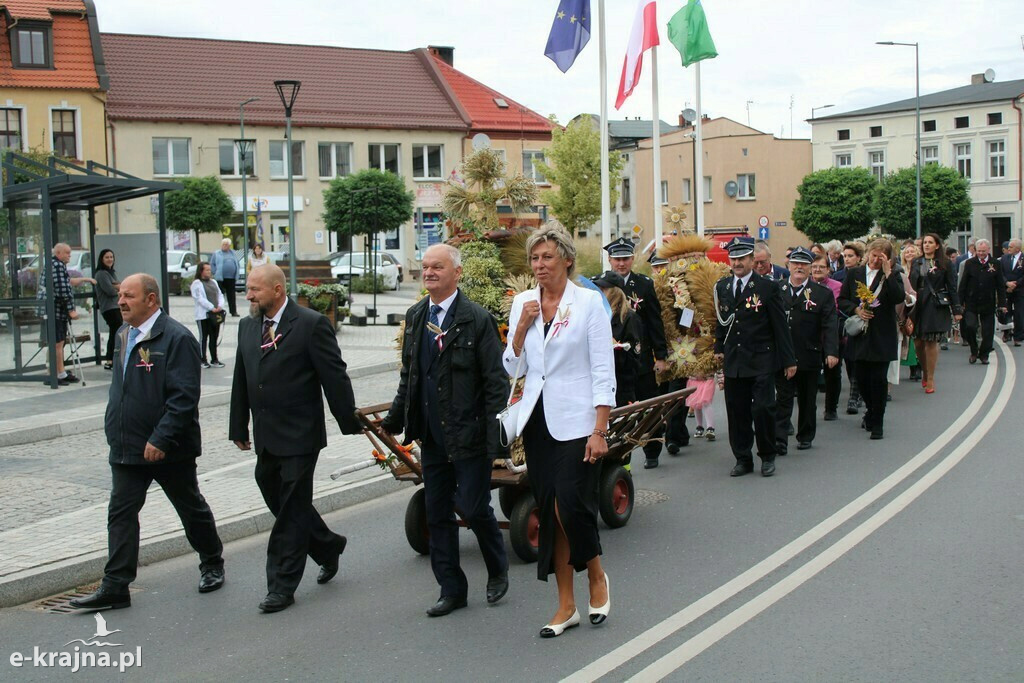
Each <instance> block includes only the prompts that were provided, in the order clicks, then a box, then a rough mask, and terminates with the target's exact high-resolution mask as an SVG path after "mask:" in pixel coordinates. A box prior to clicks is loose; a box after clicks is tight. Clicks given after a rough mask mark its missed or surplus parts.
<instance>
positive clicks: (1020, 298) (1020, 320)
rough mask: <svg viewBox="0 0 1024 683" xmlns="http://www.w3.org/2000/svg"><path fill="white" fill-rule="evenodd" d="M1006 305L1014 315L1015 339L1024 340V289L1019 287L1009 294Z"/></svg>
mask: <svg viewBox="0 0 1024 683" xmlns="http://www.w3.org/2000/svg"><path fill="white" fill-rule="evenodd" d="M1006 305H1007V307H1008V309H1009V311H1010V313H1011V315H1012V316H1013V340H1014V341H1017V342H1024V291H1021V290H1020V289H1019V288H1018V289H1017V290H1015V291H1014V292H1013V293H1012V294H1007V295H1006Z"/></svg>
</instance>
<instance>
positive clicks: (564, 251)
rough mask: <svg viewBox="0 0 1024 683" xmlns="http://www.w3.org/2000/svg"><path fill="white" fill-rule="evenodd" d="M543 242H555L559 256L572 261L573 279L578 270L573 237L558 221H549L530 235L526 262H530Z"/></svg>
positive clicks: (570, 268) (570, 274) (571, 273)
mask: <svg viewBox="0 0 1024 683" xmlns="http://www.w3.org/2000/svg"><path fill="white" fill-rule="evenodd" d="M541 242H554V243H555V249H557V250H558V255H559V256H561V257H562V258H563V259H566V260H568V261H570V262H571V263H569V269H568V272H569V277H572V275H573V272H575V270H576V245H575V244H573V243H572V235H570V234H569V231H568V230H566V229H565V227H564V226H563V225H562V224H561V223H559V222H558V221H554V220H552V221H548V222H547V223H545V224H544V225H542V226H541V227H539V228H537V229H536V230H534V231H533V232H532V233H530V236H529V237H527V238H526V262H527V263H529V262H530V255H531V254H533V250H534V249H535V248H536V247H537V245H538V244H540V243H541Z"/></svg>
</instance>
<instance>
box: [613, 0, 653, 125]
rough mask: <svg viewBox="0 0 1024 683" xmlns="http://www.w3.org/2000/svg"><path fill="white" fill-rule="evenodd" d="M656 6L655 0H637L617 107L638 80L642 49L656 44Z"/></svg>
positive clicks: (616, 99) (642, 61) (616, 102)
mask: <svg viewBox="0 0 1024 683" xmlns="http://www.w3.org/2000/svg"><path fill="white" fill-rule="evenodd" d="M660 42H661V41H660V40H659V38H658V6H657V3H656V2H655V0H638V2H637V5H636V17H634V19H633V32H632V33H630V35H629V46H628V47H626V59H625V60H623V62H622V77H621V78H620V79H619V94H618V96H616V98H615V108H616V109H618V108H619V107H621V106H622V103H623V102H625V101H626V98H627V97H629V96H630V95H631V94H632V93H633V88H635V87H636V84H637V82H638V81H639V80H640V72H641V70H642V69H643V64H644V51H646V50H649V49H650V48H652V47H654V46H655V45H658V44H659V43H660Z"/></svg>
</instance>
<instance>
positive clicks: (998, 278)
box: [957, 239, 1006, 365]
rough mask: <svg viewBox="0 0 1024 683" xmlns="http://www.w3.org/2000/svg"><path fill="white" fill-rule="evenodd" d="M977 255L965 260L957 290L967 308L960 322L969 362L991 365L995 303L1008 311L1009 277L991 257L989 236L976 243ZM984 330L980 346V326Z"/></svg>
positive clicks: (994, 327) (994, 329)
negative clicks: (1006, 276)
mask: <svg viewBox="0 0 1024 683" xmlns="http://www.w3.org/2000/svg"><path fill="white" fill-rule="evenodd" d="M974 250H975V252H976V255H975V256H974V258H971V259H968V260H966V261H964V267H963V272H962V273H961V274H960V284H959V285H958V287H957V293H958V294H959V295H960V302H961V304H962V305H963V307H964V317H963V321H962V322H961V323H960V326H961V330H962V332H963V336H964V338H965V339H967V343H968V344H969V345H970V347H971V357H970V359H969V362H970V363H971V364H972V365H973V364H974V363H976V362H978V360H981V364H982V365H988V355H989V354H990V353H992V342H993V338H994V337H995V331H996V306H997V305H998V307H999V310H1000V311H1005V310H1006V280H1005V279H1004V278H1003V267H1002V265H1001V264H1000V263H998V262H997V261H996V260H995V259H994V258H992V257H991V254H992V245H991V243H990V242H989V241H988V240H986V239H979V240H978V241H977V242H976V243H975V244H974ZM979 328H980V329H981V345H980V346H979V344H978V329H979Z"/></svg>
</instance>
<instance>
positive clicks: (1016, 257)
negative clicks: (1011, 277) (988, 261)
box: [1010, 251, 1020, 270]
mask: <svg viewBox="0 0 1024 683" xmlns="http://www.w3.org/2000/svg"><path fill="white" fill-rule="evenodd" d="M1019 262H1020V252H1019V251H1018V252H1017V253H1016V254H1014V255H1013V258H1012V259H1011V260H1010V269H1011V270H1012V269H1013V268H1016V267H1017V263H1019Z"/></svg>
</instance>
